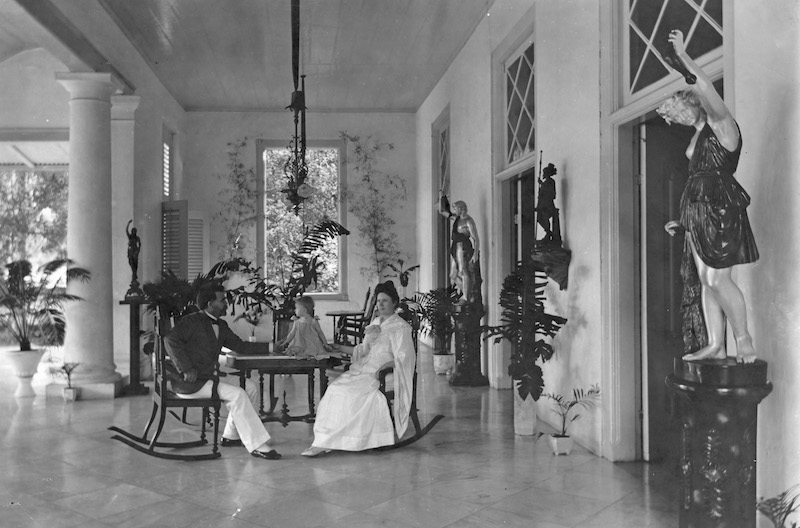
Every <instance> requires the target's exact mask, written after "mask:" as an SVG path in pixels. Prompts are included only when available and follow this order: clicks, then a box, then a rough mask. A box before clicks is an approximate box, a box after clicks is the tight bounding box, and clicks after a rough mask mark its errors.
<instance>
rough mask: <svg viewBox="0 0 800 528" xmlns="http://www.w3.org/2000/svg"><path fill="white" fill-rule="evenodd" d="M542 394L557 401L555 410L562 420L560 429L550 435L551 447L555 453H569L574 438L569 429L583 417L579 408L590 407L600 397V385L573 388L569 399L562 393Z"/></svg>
mask: <svg viewBox="0 0 800 528" xmlns="http://www.w3.org/2000/svg"><path fill="white" fill-rule="evenodd" d="M542 396H544V397H545V398H549V399H551V400H553V402H555V408H554V409H553V410H554V412H555V413H556V414H557V415H558V417H559V419H560V420H561V427H560V429H559V431H558V432H557V433H552V434H551V435H550V436H549V442H550V448H551V449H552V450H553V454H554V455H568V454H570V452H571V451H572V446H573V440H572V437H571V436H570V435H569V433H568V432H567V429H568V428H569V426H570V424H571V423H572V422H574V421H575V420H577V419H578V418H580V417H581V414H580V413H579V412H578V410H579V409H581V408H583V409H588V408H590V407H593V406H594V404H595V402H596V401H597V399H598V398H599V397H600V387H599V386H598V385H597V384H595V385H592V386H591V387H590V388H589V390H584V389H572V398H569V399H568V398H566V397H565V396H564V395H562V394H553V393H550V392H547V393H544V394H542ZM542 434H544V433H539V436H541V435H542Z"/></svg>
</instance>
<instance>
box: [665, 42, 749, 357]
mask: <svg viewBox="0 0 800 528" xmlns="http://www.w3.org/2000/svg"><path fill="white" fill-rule="evenodd" d="M669 42H670V44H671V45H672V46H673V48H674V50H675V55H677V57H678V59H680V60H681V61H682V62H683V63H684V65H685V66H686V69H687V70H688V71H689V72H690V73H691V74H692V75H694V76H695V77H696V84H695V86H694V88H693V89H691V90H683V91H680V92H678V93H676V94H674V95H673V96H672V97H670V98H669V99H667V101H665V102H664V103H663V104H662V105H661V106H660V107H659V108H658V109H657V112H658V113H659V115H661V117H663V118H664V119H665V120H666V121H667V123H672V122H675V123H678V124H681V125H685V126H691V127H694V128H695V134H694V137H693V138H692V140H691V142H690V143H689V147H688V149H687V150H686V156H687V157H688V158H689V179H688V181H687V182H686V187H685V188H684V190H683V195H682V196H681V203H680V220H679V221H675V220H672V221H670V222H668V223H667V224H666V225H665V226H664V228H665V229H666V230H667V232H668V233H669V234H670V235H672V236H674V235H675V233H676V231H678V230H679V229H685V230H686V233H685V234H686V240H685V243H684V262H683V265H682V266H681V275H682V276H683V280H684V301H683V305H684V342H685V344H686V348H687V351H691V350H693V349H696V348H697V347H698V345H699V346H700V347H701V348H700V349H699V350H697V351H696V352H694V353H688V354H686V355H685V356H683V358H684V359H685V360H689V361H692V360H700V359H706V358H714V359H723V358H725V357H726V356H727V354H726V350H725V320H726V318H727V320H728V321H730V324H731V328H732V329H733V335H734V337H735V339H736V355H737V357H738V360H739V361H740V362H745V363H750V362H753V361H755V359H756V355H755V350H754V348H753V340H752V338H751V337H750V333H749V332H748V330H747V310H746V307H745V302H744V296H743V295H742V292H741V290H740V289H739V287H738V286H737V285H736V283H734V282H733V280H732V278H731V269H732V268H733V266H734V265H736V264H746V263H749V262H755V261H756V260H758V249H757V248H756V243H755V240H754V238H753V232H752V231H751V229H750V222H749V220H748V217H747V206H748V205H749V204H750V196H748V194H747V192H745V190H744V189H743V188H742V187H741V185H739V183H738V182H737V181H736V180H735V179H734V177H733V173H734V172H735V171H736V167H737V165H738V163H739V155H740V153H741V151H742V139H741V136H740V131H739V126H738V125H737V124H736V121H735V120H734V118H733V116H732V115H731V113H730V111H729V110H728V108H727V107H726V106H725V102H724V101H723V100H722V98H721V97H720V96H719V94H718V93H717V92H716V90H715V89H714V86H713V84H712V83H711V80H710V79H709V78H708V76H706V74H705V73H704V72H703V70H702V69H700V67H699V66H697V64H696V63H695V62H694V61H693V60H692V59H691V58H690V57H689V56H688V55H687V54H686V49H685V46H684V41H683V34H682V33H681V32H680V31H677V30H673V31H671V32H670V34H669ZM692 268H694V269H692ZM698 281H699V284H698ZM698 290H699V297H700V303H699V304H700V306H701V307H702V316H703V317H702V318H701V317H700V313H699V312H700V307H698V306H697V303H696V302H694V301H695V298H696V297H697V295H696V292H697V291H698ZM687 301H689V302H687ZM703 319H704V320H705V333H707V339H705V336H704V332H703Z"/></svg>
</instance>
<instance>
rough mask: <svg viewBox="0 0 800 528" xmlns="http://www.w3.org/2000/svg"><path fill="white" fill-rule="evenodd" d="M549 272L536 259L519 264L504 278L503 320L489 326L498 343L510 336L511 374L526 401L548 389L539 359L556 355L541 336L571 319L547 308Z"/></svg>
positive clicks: (485, 328)
mask: <svg viewBox="0 0 800 528" xmlns="http://www.w3.org/2000/svg"><path fill="white" fill-rule="evenodd" d="M546 285H547V275H546V274H545V272H544V271H543V270H542V269H541V267H540V266H539V265H538V264H537V263H536V262H534V261H533V260H532V259H528V260H526V261H524V262H521V263H520V264H518V265H517V269H516V270H514V271H513V272H512V273H511V274H509V275H508V276H506V278H505V279H504V280H503V288H502V290H501V291H500V307H501V309H502V310H501V313H500V321H501V324H500V325H498V326H485V327H484V328H483V330H484V331H485V332H486V333H487V337H495V341H494V342H495V343H498V342H500V341H501V340H502V339H507V340H508V341H509V342H510V343H511V345H512V350H511V363H510V364H509V366H508V374H509V375H510V376H511V377H512V378H513V379H514V380H516V382H517V391H518V392H519V395H520V397H521V398H522V399H523V400H524V399H525V398H527V397H528V395H531V397H532V398H533V399H534V401H536V400H538V399H539V397H540V396H541V395H542V392H543V391H544V378H543V373H542V368H541V367H540V366H539V365H538V362H539V361H541V362H545V361H548V360H549V359H550V358H551V357H552V356H553V345H551V344H550V343H547V342H545V341H544V339H541V338H540V336H541V337H542V338H543V337H553V336H555V335H556V333H557V332H558V330H559V329H560V328H561V327H562V326H563V325H564V324H565V323H566V322H567V320H566V319H565V318H564V317H560V316H558V315H552V314H548V313H547V312H545V310H544V301H545V296H544V288H545V286H546Z"/></svg>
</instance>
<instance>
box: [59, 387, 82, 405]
mask: <svg viewBox="0 0 800 528" xmlns="http://www.w3.org/2000/svg"><path fill="white" fill-rule="evenodd" d="M62 394H63V396H64V401H65V402H74V401H76V400H77V399H78V398H80V396H81V389H80V387H64V389H63V392H62Z"/></svg>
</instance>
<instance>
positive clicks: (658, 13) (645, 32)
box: [622, 0, 723, 100]
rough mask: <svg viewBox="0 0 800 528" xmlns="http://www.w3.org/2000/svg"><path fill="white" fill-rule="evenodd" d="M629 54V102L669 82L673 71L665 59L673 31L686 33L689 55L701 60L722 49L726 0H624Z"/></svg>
mask: <svg viewBox="0 0 800 528" xmlns="http://www.w3.org/2000/svg"><path fill="white" fill-rule="evenodd" d="M623 1H624V3H625V9H624V10H623V13H624V16H625V26H624V27H627V28H628V29H627V34H626V39H627V45H626V49H627V53H625V62H626V64H625V67H624V68H623V71H622V73H623V75H624V76H625V79H624V84H623V85H624V86H625V87H626V93H625V95H626V99H628V100H629V99H632V98H635V96H636V95H637V94H639V93H641V92H642V91H643V90H645V89H646V88H648V87H650V86H653V85H655V84H657V83H658V82H659V81H661V80H662V79H665V78H666V77H667V76H668V75H669V74H670V73H672V69H671V68H669V66H667V65H666V63H665V62H664V60H663V59H662V54H663V53H664V52H665V51H666V50H667V49H668V48H667V46H669V45H670V44H669V42H668V41H667V36H668V35H669V32H670V31H671V30H673V29H678V30H680V31H682V32H683V35H684V40H685V42H686V52H687V53H688V54H689V56H691V57H692V58H694V59H695V60H698V59H699V58H700V57H702V56H704V55H706V54H708V53H711V52H717V53H721V50H722V27H723V26H722V0H623Z"/></svg>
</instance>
